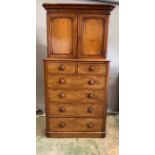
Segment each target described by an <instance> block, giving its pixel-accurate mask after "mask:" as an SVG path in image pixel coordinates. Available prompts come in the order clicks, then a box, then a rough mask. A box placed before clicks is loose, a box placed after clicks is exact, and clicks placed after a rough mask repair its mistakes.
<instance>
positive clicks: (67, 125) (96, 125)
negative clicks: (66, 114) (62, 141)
mask: <svg viewBox="0 0 155 155" xmlns="http://www.w3.org/2000/svg"><path fill="white" fill-rule="evenodd" d="M47 120H48V126H47V130H48V131H57V132H60V131H61V132H63V131H74V132H77V131H80V132H85V131H87V132H90V131H101V130H102V129H103V127H104V124H103V120H102V119H100V118H98V119H97V118H47ZM62 124H63V126H62Z"/></svg>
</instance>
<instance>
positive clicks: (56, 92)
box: [43, 3, 114, 138]
mask: <svg viewBox="0 0 155 155" xmlns="http://www.w3.org/2000/svg"><path fill="white" fill-rule="evenodd" d="M43 7H44V8H45V9H46V10H47V53H48V58H47V59H45V60H44V79H45V82H44V83H45V111H46V135H47V136H48V137H52V138H54V137H57V138H67V137H68V138H69V137H79V138H80V137H81V138H82V137H83V138H84V137H85V138H89V137H92V138H95V137H96V138H101V137H105V122H106V109H107V94H108V75H109V60H107V59H106V57H107V42H108V24H109V14H110V12H111V11H112V10H113V9H114V5H107V4H102V5H91V4H48V3H45V4H43Z"/></svg>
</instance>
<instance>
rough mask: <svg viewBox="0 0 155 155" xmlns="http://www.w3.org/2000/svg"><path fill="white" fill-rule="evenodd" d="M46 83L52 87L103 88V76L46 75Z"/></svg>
mask: <svg viewBox="0 0 155 155" xmlns="http://www.w3.org/2000/svg"><path fill="white" fill-rule="evenodd" d="M47 85H48V88H53V89H60V88H62V89H70V88H75V89H78V88H84V89H88V88H93V89H104V88H105V76H80V75H77V76H74V75H47Z"/></svg>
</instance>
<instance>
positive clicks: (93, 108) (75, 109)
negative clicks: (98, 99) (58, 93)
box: [47, 103, 105, 117]
mask: <svg viewBox="0 0 155 155" xmlns="http://www.w3.org/2000/svg"><path fill="white" fill-rule="evenodd" d="M104 108H105V106H104V105H102V104H68V103H64V104H63V103H49V104H48V105H47V115H48V116H49V117H65V116H74V117H93V116H103V114H104Z"/></svg>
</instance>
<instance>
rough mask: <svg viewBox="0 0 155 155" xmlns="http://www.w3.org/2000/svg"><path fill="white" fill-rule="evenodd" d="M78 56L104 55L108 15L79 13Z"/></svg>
mask: <svg viewBox="0 0 155 155" xmlns="http://www.w3.org/2000/svg"><path fill="white" fill-rule="evenodd" d="M78 22H79V28H78V35H79V36H78V43H79V47H78V50H79V55H78V56H79V57H89V58H91V57H92V58H94V57H96V58H97V57H101V58H102V57H103V58H105V57H106V50H107V29H108V16H106V15H88V14H87V15H80V16H79V18H78Z"/></svg>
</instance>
